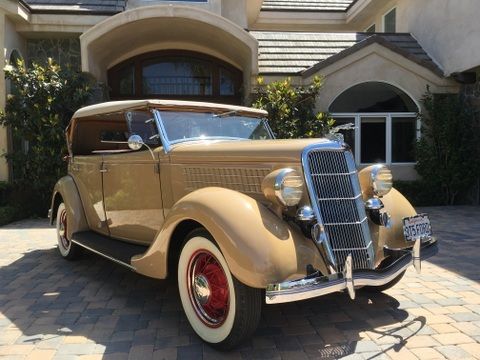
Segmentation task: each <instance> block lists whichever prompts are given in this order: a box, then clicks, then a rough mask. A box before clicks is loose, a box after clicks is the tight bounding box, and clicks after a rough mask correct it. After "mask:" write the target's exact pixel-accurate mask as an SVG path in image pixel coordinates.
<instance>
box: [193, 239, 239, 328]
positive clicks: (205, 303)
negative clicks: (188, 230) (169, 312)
mask: <svg viewBox="0 0 480 360" xmlns="http://www.w3.org/2000/svg"><path fill="white" fill-rule="evenodd" d="M187 284H189V287H188V290H189V295H190V302H191V303H192V305H193V308H194V309H195V312H196V314H197V316H198V318H199V319H200V320H201V321H202V322H203V323H204V324H205V325H207V326H209V327H213V328H215V327H219V326H221V325H222V324H223V323H224V322H225V319H226V318H227V315H228V308H229V305H230V290H229V288H228V280H227V276H226V275H225V271H224V270H223V268H222V265H220V263H219V261H218V259H217V258H216V257H215V256H214V255H213V254H212V253H211V252H210V251H208V250H205V249H202V250H198V251H197V252H195V253H194V254H193V255H192V257H191V259H190V261H189V263H188V270H187Z"/></svg>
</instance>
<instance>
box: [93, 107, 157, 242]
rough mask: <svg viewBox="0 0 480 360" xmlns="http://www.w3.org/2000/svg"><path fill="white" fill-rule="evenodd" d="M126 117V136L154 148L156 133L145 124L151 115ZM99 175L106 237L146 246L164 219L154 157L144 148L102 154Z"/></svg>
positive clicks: (143, 114)
mask: <svg viewBox="0 0 480 360" xmlns="http://www.w3.org/2000/svg"><path fill="white" fill-rule="evenodd" d="M129 114H130V115H129V116H130V123H129V124H128V127H129V132H130V135H132V134H134V133H135V134H137V135H140V136H142V138H143V140H144V142H149V143H150V145H151V146H154V145H155V141H158V140H157V139H156V138H155V135H154V133H155V132H156V131H154V130H153V127H152V125H151V124H148V123H147V122H148V120H149V117H150V116H151V115H149V113H139V112H130V113H129ZM132 114H133V115H132ZM127 120H128V119H127ZM144 125H145V126H144ZM152 134H153V135H152ZM151 138H152V139H151ZM102 175H103V195H104V201H105V212H106V217H107V223H108V228H109V231H110V235H111V236H112V237H115V238H118V239H123V240H127V241H131V242H135V243H139V244H145V245H148V244H150V243H151V242H152V241H153V240H154V238H155V235H156V234H157V232H158V231H159V230H160V227H161V226H162V224H163V219H164V217H163V205H162V195H161V190H160V173H159V159H158V154H157V153H156V152H153V151H150V150H149V149H148V148H147V147H146V146H144V147H143V148H142V149H141V150H139V151H127V152H120V153H111V154H104V157H103V165H102Z"/></svg>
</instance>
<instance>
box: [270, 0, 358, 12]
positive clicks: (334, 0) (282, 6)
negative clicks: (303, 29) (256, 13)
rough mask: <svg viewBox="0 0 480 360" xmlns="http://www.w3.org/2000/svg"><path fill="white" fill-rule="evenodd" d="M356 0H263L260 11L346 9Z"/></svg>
mask: <svg viewBox="0 0 480 360" xmlns="http://www.w3.org/2000/svg"><path fill="white" fill-rule="evenodd" d="M355 1H356V0H264V1H263V4H262V11H306V12H310V11H346V10H347V9H348V8H349V7H350V6H351V5H352V4H353V3H354V2H355Z"/></svg>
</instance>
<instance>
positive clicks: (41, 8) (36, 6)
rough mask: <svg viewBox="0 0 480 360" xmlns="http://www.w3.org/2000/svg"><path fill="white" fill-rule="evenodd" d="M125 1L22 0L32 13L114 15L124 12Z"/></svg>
mask: <svg viewBox="0 0 480 360" xmlns="http://www.w3.org/2000/svg"><path fill="white" fill-rule="evenodd" d="M126 1H127V0H23V2H24V3H26V4H27V5H28V6H29V7H30V9H32V11H33V12H74V13H84V12H85V13H101V14H115V13H118V12H121V11H123V10H125V3H126Z"/></svg>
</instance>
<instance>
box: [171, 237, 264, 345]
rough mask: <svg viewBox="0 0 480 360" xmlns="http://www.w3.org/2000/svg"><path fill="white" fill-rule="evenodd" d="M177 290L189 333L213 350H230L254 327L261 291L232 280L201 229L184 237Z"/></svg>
mask: <svg viewBox="0 0 480 360" xmlns="http://www.w3.org/2000/svg"><path fill="white" fill-rule="evenodd" d="M178 289H179V293H180V299H181V300H182V305H183V309H184V311H185V315H186V316H187V318H188V321H189V322H190V325H192V328H193V330H195V332H196V333H197V334H198V336H200V337H201V338H202V339H203V340H204V341H206V342H208V343H210V344H211V345H213V346H215V347H218V348H221V349H231V348H232V347H234V346H236V345H237V344H239V343H240V342H242V341H243V340H245V339H246V338H248V337H249V336H251V334H252V333H253V332H254V331H255V329H256V328H257V326H258V322H259V321H260V310H261V307H262V297H261V290H260V289H254V288H251V287H248V286H246V285H244V284H242V283H240V282H239V281H238V280H237V279H235V278H234V277H233V275H232V274H231V273H230V270H229V268H228V265H227V262H226V260H225V258H224V256H223V254H222V252H221V251H220V249H219V248H218V247H217V246H216V244H215V243H214V240H213V239H212V237H211V236H210V234H208V233H207V232H206V231H205V230H204V229H198V230H194V231H192V232H191V233H190V234H189V235H187V238H186V240H185V243H184V245H183V248H182V251H181V253H180V258H179V259H178Z"/></svg>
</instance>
